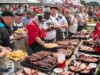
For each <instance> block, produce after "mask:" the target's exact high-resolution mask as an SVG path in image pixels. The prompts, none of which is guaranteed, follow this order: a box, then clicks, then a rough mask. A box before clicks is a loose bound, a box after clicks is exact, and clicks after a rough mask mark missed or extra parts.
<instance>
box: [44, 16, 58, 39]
mask: <svg viewBox="0 0 100 75" xmlns="http://www.w3.org/2000/svg"><path fill="white" fill-rule="evenodd" d="M48 23H51V24H52V25H56V26H57V25H58V26H59V23H58V22H57V21H56V20H55V18H53V17H51V18H50V19H48V20H46V21H45V22H44V23H43V29H45V30H46V29H48V28H49V25H48ZM55 38H56V30H52V31H49V32H47V35H46V37H45V40H52V39H55Z"/></svg>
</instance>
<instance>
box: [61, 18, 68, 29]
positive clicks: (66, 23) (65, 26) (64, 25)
mask: <svg viewBox="0 0 100 75" xmlns="http://www.w3.org/2000/svg"><path fill="white" fill-rule="evenodd" d="M63 23H64V24H63V25H61V28H65V29H68V22H67V20H66V18H65V17H63Z"/></svg>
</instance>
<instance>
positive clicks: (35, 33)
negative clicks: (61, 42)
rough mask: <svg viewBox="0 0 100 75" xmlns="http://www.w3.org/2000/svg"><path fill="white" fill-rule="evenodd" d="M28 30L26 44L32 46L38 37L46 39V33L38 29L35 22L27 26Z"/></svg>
mask: <svg viewBox="0 0 100 75" xmlns="http://www.w3.org/2000/svg"><path fill="white" fill-rule="evenodd" d="M26 28H27V30H28V44H29V45H32V44H34V43H35V38H36V37H40V38H44V37H46V32H45V31H44V30H43V29H40V28H39V27H38V25H36V23H35V22H31V23H30V24H29V25H27V27H26Z"/></svg>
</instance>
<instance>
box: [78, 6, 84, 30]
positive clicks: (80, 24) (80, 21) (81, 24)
mask: <svg viewBox="0 0 100 75" xmlns="http://www.w3.org/2000/svg"><path fill="white" fill-rule="evenodd" d="M77 16H78V31H81V30H83V29H84V28H85V26H86V20H85V19H86V15H85V12H84V8H83V7H82V8H80V11H79V13H78V14H77Z"/></svg>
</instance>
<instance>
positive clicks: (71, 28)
mask: <svg viewBox="0 0 100 75" xmlns="http://www.w3.org/2000/svg"><path fill="white" fill-rule="evenodd" d="M70 22H71V23H72V25H71V27H69V31H70V32H71V33H76V32H77V27H78V23H77V19H76V18H75V17H74V15H71V19H70Z"/></svg>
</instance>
